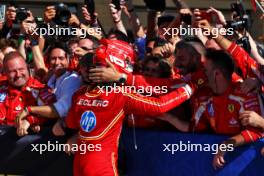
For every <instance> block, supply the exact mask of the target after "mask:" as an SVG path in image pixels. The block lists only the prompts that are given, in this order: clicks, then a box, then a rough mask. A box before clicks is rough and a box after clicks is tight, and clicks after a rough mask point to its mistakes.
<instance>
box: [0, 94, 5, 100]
mask: <svg viewBox="0 0 264 176" xmlns="http://www.w3.org/2000/svg"><path fill="white" fill-rule="evenodd" d="M5 99H6V93H1V94H0V102H4V101H5Z"/></svg>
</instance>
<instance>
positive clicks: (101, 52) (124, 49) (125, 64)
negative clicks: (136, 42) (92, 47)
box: [94, 39, 135, 74]
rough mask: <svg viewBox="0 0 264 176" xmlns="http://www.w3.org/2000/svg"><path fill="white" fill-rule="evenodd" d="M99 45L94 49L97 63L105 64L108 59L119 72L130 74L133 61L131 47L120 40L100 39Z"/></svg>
mask: <svg viewBox="0 0 264 176" xmlns="http://www.w3.org/2000/svg"><path fill="white" fill-rule="evenodd" d="M100 43H101V45H100V46H99V47H98V48H97V49H96V52H95V58H94V59H95V60H96V63H97V65H101V66H106V65H107V63H106V59H108V60H109V61H110V62H111V63H113V65H114V66H115V67H116V69H117V70H118V71H119V72H121V73H126V74H131V73H132V72H133V64H134V62H135V52H134V50H133V47H132V46H130V45H129V44H128V43H127V42H124V41H120V40H108V39H102V40H100Z"/></svg>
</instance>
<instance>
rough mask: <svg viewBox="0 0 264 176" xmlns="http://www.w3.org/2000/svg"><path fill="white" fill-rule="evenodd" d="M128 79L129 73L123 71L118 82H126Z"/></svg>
mask: <svg viewBox="0 0 264 176" xmlns="http://www.w3.org/2000/svg"><path fill="white" fill-rule="evenodd" d="M126 80H127V75H126V74H124V73H122V74H121V77H120V78H119V80H118V82H119V83H126Z"/></svg>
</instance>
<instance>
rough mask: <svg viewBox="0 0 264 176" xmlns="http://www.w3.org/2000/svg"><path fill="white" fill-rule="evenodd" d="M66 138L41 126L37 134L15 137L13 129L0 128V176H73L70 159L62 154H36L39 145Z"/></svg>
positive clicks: (58, 142)
mask: <svg viewBox="0 0 264 176" xmlns="http://www.w3.org/2000/svg"><path fill="white" fill-rule="evenodd" d="M66 140H67V136H65V137H56V136H54V135H53V134H52V132H51V126H48V127H43V128H42V129H41V131H40V133H37V134H36V133H30V134H29V135H27V136H24V137H18V136H17V134H16V129H15V128H14V127H10V126H3V125H1V126H0V174H22V175H32V176H33V175H34V176H42V175H43V176H45V175H49V176H50V175H51V176H52V175H54V176H55V175H56V176H57V175H66V176H68V175H69V176H70V175H72V165H73V156H71V157H70V156H68V155H66V153H65V152H64V151H43V152H42V153H40V151H37V150H39V149H40V144H43V145H48V143H50V144H54V145H55V144H63V143H65V142H66Z"/></svg>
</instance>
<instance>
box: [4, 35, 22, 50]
mask: <svg viewBox="0 0 264 176" xmlns="http://www.w3.org/2000/svg"><path fill="white" fill-rule="evenodd" d="M7 47H12V48H14V49H17V48H18V44H17V41H16V40H14V39H5V38H2V39H0V50H4V49H6V48H7Z"/></svg>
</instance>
